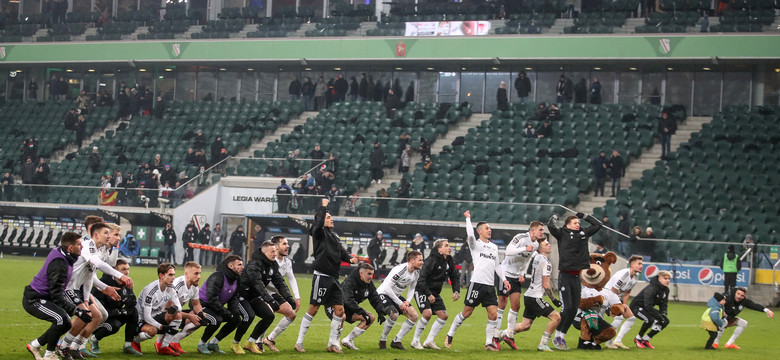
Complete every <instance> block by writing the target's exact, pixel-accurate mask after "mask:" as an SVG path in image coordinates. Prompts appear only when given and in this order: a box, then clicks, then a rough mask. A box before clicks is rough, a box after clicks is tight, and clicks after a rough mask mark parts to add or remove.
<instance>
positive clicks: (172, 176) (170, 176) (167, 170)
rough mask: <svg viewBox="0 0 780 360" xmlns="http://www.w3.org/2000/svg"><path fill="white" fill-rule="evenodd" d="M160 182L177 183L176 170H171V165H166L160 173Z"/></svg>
mask: <svg viewBox="0 0 780 360" xmlns="http://www.w3.org/2000/svg"><path fill="white" fill-rule="evenodd" d="M160 182H162V183H163V184H164V183H168V184H175V183H176V170H174V169H173V168H171V164H165V167H164V168H163V171H162V173H160Z"/></svg>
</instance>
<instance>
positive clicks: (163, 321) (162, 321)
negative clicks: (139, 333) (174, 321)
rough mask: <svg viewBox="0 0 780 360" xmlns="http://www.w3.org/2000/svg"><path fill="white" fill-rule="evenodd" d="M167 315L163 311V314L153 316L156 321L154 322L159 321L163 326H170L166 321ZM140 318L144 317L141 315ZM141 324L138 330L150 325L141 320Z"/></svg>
mask: <svg viewBox="0 0 780 360" xmlns="http://www.w3.org/2000/svg"><path fill="white" fill-rule="evenodd" d="M165 314H166V312H165V311H164V310H163V311H161V312H159V313H157V314H156V315H152V319H154V321H157V322H158V323H160V324H163V325H168V322H167V321H165ZM140 316H143V315H140ZM139 324H140V325H139V326H138V328H139V329H140V328H141V326H144V325H145V324H149V323H147V322H146V321H144V319H141V321H140V322H139ZM150 325H151V324H150Z"/></svg>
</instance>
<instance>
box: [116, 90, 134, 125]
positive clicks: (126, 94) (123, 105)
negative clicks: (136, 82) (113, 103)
mask: <svg viewBox="0 0 780 360" xmlns="http://www.w3.org/2000/svg"><path fill="white" fill-rule="evenodd" d="M117 102H118V103H119V112H118V115H119V120H120V121H129V120H130V119H132V117H133V114H132V112H131V111H130V89H128V88H124V89H123V90H120V91H119V95H118V96H117Z"/></svg>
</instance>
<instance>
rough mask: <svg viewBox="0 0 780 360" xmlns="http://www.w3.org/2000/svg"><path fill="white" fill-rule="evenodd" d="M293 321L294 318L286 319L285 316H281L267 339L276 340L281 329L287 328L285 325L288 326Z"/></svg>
mask: <svg viewBox="0 0 780 360" xmlns="http://www.w3.org/2000/svg"><path fill="white" fill-rule="evenodd" d="M293 321H294V320H291V319H288V318H286V317H285V318H282V320H279V323H278V324H276V327H275V328H274V329H273V330H272V331H271V335H268V340H271V341H274V340H276V338H277V337H278V336H279V335H281V334H282V332H283V331H285V330H287V327H288V326H290V324H292V323H293Z"/></svg>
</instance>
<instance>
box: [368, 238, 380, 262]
mask: <svg viewBox="0 0 780 360" xmlns="http://www.w3.org/2000/svg"><path fill="white" fill-rule="evenodd" d="M381 252H382V240H381V239H379V238H378V237H376V236H374V238H373V239H371V241H369V242H368V247H367V248H366V253H367V254H368V258H369V259H372V260H373V259H376V258H378V257H379V253H381ZM374 270H376V269H374Z"/></svg>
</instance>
